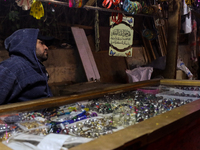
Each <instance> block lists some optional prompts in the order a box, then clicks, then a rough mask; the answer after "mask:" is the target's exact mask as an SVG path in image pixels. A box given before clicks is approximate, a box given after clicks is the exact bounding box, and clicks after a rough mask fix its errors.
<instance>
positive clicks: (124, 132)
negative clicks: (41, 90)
mask: <svg viewBox="0 0 200 150" xmlns="http://www.w3.org/2000/svg"><path fill="white" fill-rule="evenodd" d="M199 98H200V81H195V80H191V81H190V80H167V79H163V80H149V81H142V82H136V83H132V84H124V85H118V86H115V87H106V88H105V89H103V90H94V91H90V92H85V93H82V94H78V95H70V96H63V97H53V98H47V99H40V100H34V101H29V102H22V103H15V104H7V105H2V106H0V136H1V140H2V143H1V146H3V147H6V148H7V149H9V148H11V149H17V148H18V149H20V148H25V149H26V148H29V149H31V148H32V149H48V150H51V149H54V150H55V149H72V150H73V149H87V150H89V149H93V150H94V149H98V150H99V149H133V148H134V149H152V148H153V149H169V148H170V149H177V148H182V146H184V147H185V148H186V147H188V148H190V147H191V143H192V142H193V143H194V144H195V146H198V144H199V142H196V141H195V140H194V139H196V140H198V138H196V137H197V136H198V135H199V134H198V133H200V129H199V127H198V126H199V125H200V119H199V117H198V115H199V113H200V111H199V110H200V109H199V106H200V101H199V100H198V99H199ZM188 135H191V136H190V137H189V138H188ZM191 141H192V142H191ZM187 143H190V144H187Z"/></svg>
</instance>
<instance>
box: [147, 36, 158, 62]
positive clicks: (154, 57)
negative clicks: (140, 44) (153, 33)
mask: <svg viewBox="0 0 200 150" xmlns="http://www.w3.org/2000/svg"><path fill="white" fill-rule="evenodd" d="M148 43H149V46H150V49H151V52H152V55H153V59H154V60H155V59H156V55H155V52H154V50H153V47H152V44H151V41H150V40H148Z"/></svg>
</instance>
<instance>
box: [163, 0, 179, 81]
mask: <svg viewBox="0 0 200 150" xmlns="http://www.w3.org/2000/svg"><path fill="white" fill-rule="evenodd" d="M170 4H171V5H172V4H173V3H170ZM180 5H181V1H180V0H175V3H174V7H173V8H174V9H173V12H170V13H169V19H168V31H169V32H168V37H167V55H166V68H165V70H164V71H163V72H162V76H163V77H164V78H168V79H175V78H176V66H177V56H178V39H179V28H180V27H179V23H180Z"/></svg>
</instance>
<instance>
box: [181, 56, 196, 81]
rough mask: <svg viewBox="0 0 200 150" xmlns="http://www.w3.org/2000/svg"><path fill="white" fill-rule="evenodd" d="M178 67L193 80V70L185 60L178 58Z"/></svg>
mask: <svg viewBox="0 0 200 150" xmlns="http://www.w3.org/2000/svg"><path fill="white" fill-rule="evenodd" d="M177 68H178V69H180V70H182V71H184V72H185V73H186V75H187V76H188V78H189V79H191V80H192V78H193V74H192V73H191V71H190V70H189V69H188V68H187V67H186V66H185V64H184V62H183V61H182V60H181V59H178V60H177Z"/></svg>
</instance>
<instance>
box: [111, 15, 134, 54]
mask: <svg viewBox="0 0 200 150" xmlns="http://www.w3.org/2000/svg"><path fill="white" fill-rule="evenodd" d="M112 20H113V18H112V17H110V25H111V28H110V39H109V43H110V47H109V56H122V57H132V44H133V26H134V18H133V17H123V19H122V22H121V23H120V24H117V25H116V22H113V21H112Z"/></svg>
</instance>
